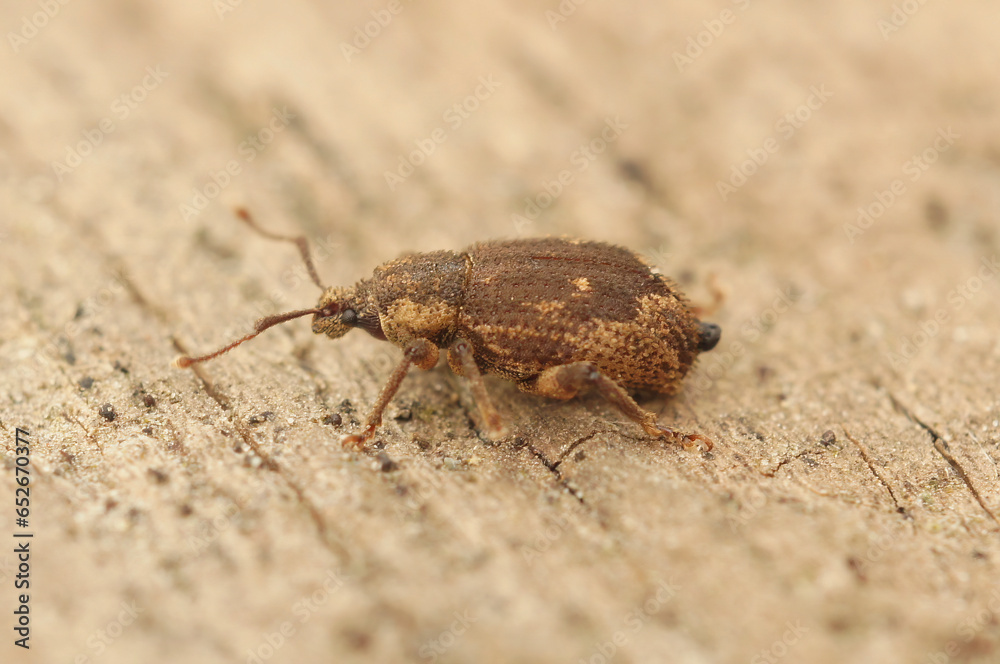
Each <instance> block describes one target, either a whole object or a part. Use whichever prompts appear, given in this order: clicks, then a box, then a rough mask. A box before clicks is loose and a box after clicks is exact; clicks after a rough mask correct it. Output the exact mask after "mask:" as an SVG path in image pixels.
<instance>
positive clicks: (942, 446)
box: [886, 390, 1000, 526]
mask: <svg viewBox="0 0 1000 664" xmlns="http://www.w3.org/2000/svg"><path fill="white" fill-rule="evenodd" d="M886 394H888V395H889V401H890V402H892V407H893V408H894V409H895V410H896V412H897V413H899V414H901V415H902V416H903V417H905V418H906V419H908V420H910V422H913V423H914V424H916V425H917V426H919V427H920V428H921V429H923V430H924V431H926V432H927V433H928V434H930V436H931V444H932V445H933V446H934V449H935V450H937V453H938V454H940V455H941V457H942V458H943V459H944V460H945V461H947V462H948V465H949V466H951V468H952V470H954V471H955V474H956V475H958V476H959V478H961V480H962V482H964V483H965V486H966V488H968V490H969V492H970V493H971V494H972V497H973V498H975V499H976V502H977V503H979V506H980V507H982V508H983V511H984V512H986V513H987V514H988V515H989V516H990V518H991V519H993V522H994V523H996V524H997V525H998V526H1000V519H998V518H997V515H996V514H994V513H993V510H991V509H990V508H989V506H988V505H987V504H986V501H985V500H983V497H982V495H980V493H979V490H978V489H977V488H976V485H975V484H973V483H972V478H971V477H969V474H968V473H967V472H965V468H963V467H962V464H960V463H959V462H958V459H956V458H955V457H954V456H953V455H952V453H951V451H950V450H949V449H948V443H947V441H945V440H944V438H942V437H941V434H939V433H938V432H937V431H935V430H934V428H933V427H932V426H930V425H929V424H927V423H926V422H924V421H923V420H921V419H920V418H919V417H917V416H916V415H915V414H914V413H913V412H912V411H911V410H910V409H909V408H907V407H906V406H905V405H904V404H903V402H901V401H900V400H899V399H897V398H896V395H894V394H893V393H892V392H889V391H888V390H886Z"/></svg>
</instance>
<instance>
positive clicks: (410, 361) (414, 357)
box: [343, 339, 439, 447]
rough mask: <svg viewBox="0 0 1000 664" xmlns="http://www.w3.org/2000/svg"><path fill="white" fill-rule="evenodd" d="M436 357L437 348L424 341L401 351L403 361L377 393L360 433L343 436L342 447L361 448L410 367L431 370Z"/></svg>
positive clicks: (372, 432)
mask: <svg viewBox="0 0 1000 664" xmlns="http://www.w3.org/2000/svg"><path fill="white" fill-rule="evenodd" d="M438 355H439V350H438V347H437V346H435V345H434V344H432V343H431V342H430V341H427V340H426V339H414V340H413V341H411V342H410V345H409V346H407V347H406V349H405V350H404V351H403V361H402V362H400V363H399V364H398V365H397V366H396V368H395V369H393V370H392V374H391V375H390V376H389V380H388V382H386V384H385V387H383V388H382V391H381V392H379V395H378V399H376V400H375V405H374V406H372V410H371V413H369V414H368V418H367V419H365V425H364V428H363V429H361V433H354V434H351V435H349V436H345V437H344V440H343V443H344V445H355V446H357V447H361V446H363V445H364V444H365V443H366V442H367V441H368V439H369V438H371V437H372V435H374V433H375V430H376V429H377V428H378V427H379V425H380V424H382V414H383V413H385V409H386V406H388V405H389V402H390V401H392V398H393V397H394V396H396V392H397V391H398V390H399V386H400V385H401V384H402V383H403V379H404V378H406V374H407V372H409V370H410V367H411V366H412V365H414V364H415V365H417V366H418V367H419V368H421V369H424V370H429V369H433V368H434V365H436V364H437V361H438Z"/></svg>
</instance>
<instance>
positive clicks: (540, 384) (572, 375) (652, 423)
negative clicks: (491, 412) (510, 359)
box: [518, 362, 714, 450]
mask: <svg viewBox="0 0 1000 664" xmlns="http://www.w3.org/2000/svg"><path fill="white" fill-rule="evenodd" d="M518 386H519V387H520V388H521V389H522V390H524V391H525V392H530V393H532V394H538V395H540V396H544V397H550V398H553V399H572V398H573V397H575V396H576V395H577V394H578V393H580V392H581V391H582V390H585V389H588V388H596V389H597V391H598V392H600V393H601V395H602V396H604V398H605V399H607V400H608V401H610V402H611V403H613V404H614V405H615V406H617V407H618V409H619V410H620V411H622V412H623V413H625V415H627V416H628V417H630V418H631V419H633V420H635V421H636V422H638V423H639V425H640V426H641V427H642V428H643V429H644V430H645V431H646V433H648V434H649V435H650V436H654V437H657V438H659V437H661V436H662V437H666V438H670V439H671V440H677V441H680V442H681V444H682V445H684V446H685V447H688V446H690V445H693V444H694V441H697V440H700V441H701V442H702V443H704V445H705V448H706V449H709V450H710V449H712V447H713V446H714V445H713V443H712V441H711V439H709V438H707V437H705V436H702V435H701V434H697V433H689V434H684V433H681V432H679V431H676V430H674V429H671V428H670V427H667V426H664V425H662V424H660V423H659V422H657V421H656V415H655V414H653V413H651V412H649V411H648V410H645V409H643V408H642V407H641V406H639V404H637V403H636V402H635V399H633V398H632V397H630V396H629V394H628V392H627V391H626V390H625V388H624V387H622V386H621V385H619V384H618V383H616V382H615V381H613V380H612V379H610V378H608V377H607V376H605V375H604V374H602V373H601V372H600V370H599V369H598V368H597V366H596V365H595V364H594V363H593V362H572V363H570V364H562V365H559V366H557V367H550V368H548V369H546V370H545V371H543V372H542V373H540V374H538V375H537V376H535V377H534V378H531V379H529V380H526V381H523V382H521V383H519V384H518Z"/></svg>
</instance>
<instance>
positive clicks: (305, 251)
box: [235, 207, 326, 290]
mask: <svg viewBox="0 0 1000 664" xmlns="http://www.w3.org/2000/svg"><path fill="white" fill-rule="evenodd" d="M235 211H236V216H237V217H239V218H240V219H242V220H243V222H244V223H246V225H247V226H249V227H250V228H252V229H254V230H255V231H257V232H258V233H260V234H261V235H263V236H264V237H266V238H269V239H271V240H280V241H282V242H291V243H292V244H294V245H295V246H296V247H298V248H299V253H300V254H302V260H303V261H304V262H305V264H306V269H307V270H308V271H309V276H310V277H312V280H313V283H314V284H316V285H317V286H319V289H320V290H325V289H326V287H325V286H324V285H323V284H322V283H320V280H319V273H317V272H316V266H315V265H313V260H312V256H311V255H310V254H309V241H308V240H306V238H305V236H303V235H297V236H295V237H291V236H289V235H278V234H277V233H272V232H271V231H266V230H264V229H263V228H261V227H260V226H258V225H257V222H256V221H254V219H253V217H252V216H250V211H249V210H247V209H246V208H242V207H240V208H236V210H235Z"/></svg>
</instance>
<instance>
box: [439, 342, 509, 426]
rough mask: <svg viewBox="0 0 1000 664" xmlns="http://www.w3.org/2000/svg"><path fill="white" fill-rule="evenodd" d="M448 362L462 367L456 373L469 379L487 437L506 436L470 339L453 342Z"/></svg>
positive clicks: (453, 367) (449, 350)
mask: <svg viewBox="0 0 1000 664" xmlns="http://www.w3.org/2000/svg"><path fill="white" fill-rule="evenodd" d="M448 364H449V365H451V367H452V369H453V370H454V369H457V368H460V369H461V371H460V372H459V371H456V372H455V373H460V374H461V375H463V376H465V378H466V380H468V381H469V389H471V390H472V397H473V398H474V399H475V400H476V405H477V406H478V407H479V414H480V416H482V420H483V425H484V426H485V427H486V435H487V437H489V439H490V440H499V439H501V438H503V437H504V436H506V435H507V427H505V426H504V424H503V421H502V420H501V419H500V413H499V412H498V411H497V409H496V407H495V406H494V405H493V402H492V401H491V400H490V395H489V393H488V392H487V391H486V382H485V381H484V380H483V375H482V374H481V373H480V372H479V366H478V365H477V364H476V358H475V357H474V356H473V353H472V346H471V345H470V344H469V342H468V341H466V340H464V339H459V340H458V341H456V342H455V343H454V344H452V346H451V348H449V349H448Z"/></svg>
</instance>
